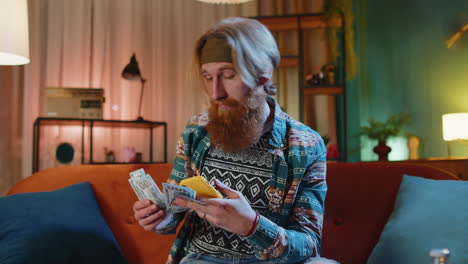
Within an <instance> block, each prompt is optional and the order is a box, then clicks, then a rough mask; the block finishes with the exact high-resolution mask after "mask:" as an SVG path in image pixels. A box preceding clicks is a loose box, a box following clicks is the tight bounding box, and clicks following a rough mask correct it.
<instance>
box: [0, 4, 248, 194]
mask: <svg viewBox="0 0 468 264" xmlns="http://www.w3.org/2000/svg"><path fill="white" fill-rule="evenodd" d="M28 4H29V23H30V28H29V31H30V53H31V63H30V64H28V65H26V66H24V75H23V74H21V70H20V68H18V69H13V70H8V71H4V70H2V69H0V73H1V75H0V76H1V77H3V76H6V78H5V79H9V80H15V81H9V82H10V83H15V85H13V86H11V85H10V86H6V85H3V83H4V82H2V86H1V89H2V94H4V95H5V96H7V97H5V96H2V101H3V100H5V101H9V99H7V98H14V100H13V101H9V102H8V103H9V104H7V105H6V106H5V105H4V104H2V108H8V109H12V108H16V109H17V111H2V113H3V112H8V113H4V114H2V116H1V120H0V121H2V123H3V124H5V125H8V126H9V128H10V129H9V130H8V132H5V131H3V129H2V134H1V137H0V148H2V149H0V150H3V149H5V148H7V150H9V151H2V152H1V153H0V155H1V156H0V157H1V159H0V160H2V161H3V162H2V163H1V164H2V167H1V168H2V169H3V168H4V166H6V165H4V164H10V165H8V166H10V167H11V166H14V167H15V168H16V169H10V170H8V172H7V173H6V174H7V175H5V174H3V175H0V179H1V183H0V185H3V190H6V189H7V188H9V187H10V186H11V185H12V184H13V183H14V182H16V181H18V180H19V179H21V178H24V177H27V176H29V175H31V171H32V155H33V152H32V151H33V146H32V145H33V139H32V131H33V122H34V120H35V119H36V118H37V117H40V116H44V115H45V94H44V91H45V88H47V87H79V88H103V89H104V96H105V99H106V102H105V103H104V105H103V117H104V119H116V120H135V119H136V117H137V116H138V103H139V100H138V99H139V96H140V83H139V82H132V81H128V80H124V79H123V78H121V77H120V74H121V71H122V70H123V68H124V67H125V65H126V64H127V63H128V62H129V60H130V57H131V55H132V54H133V53H135V54H136V57H137V60H138V62H139V66H140V70H141V71H142V75H143V77H144V78H146V79H147V82H146V84H145V91H144V98H143V104H142V116H143V117H144V118H145V119H146V120H152V121H165V122H167V124H168V153H167V154H168V158H169V161H171V160H172V159H173V157H174V152H175V144H176V142H177V139H178V137H179V136H180V134H181V132H182V130H183V128H184V126H185V124H186V122H187V120H188V119H189V118H190V116H192V115H194V114H197V113H199V112H201V111H204V110H205V104H204V102H205V100H203V96H202V92H201V91H202V90H201V89H200V88H199V87H197V84H196V83H194V82H192V80H191V79H190V71H191V59H192V52H193V46H194V42H195V40H196V38H197V37H198V36H199V35H200V34H202V33H203V32H204V31H205V30H206V29H207V28H208V27H209V26H210V25H212V24H214V23H216V22H218V21H219V20H220V19H222V18H224V17H230V16H255V15H256V12H257V11H256V2H255V1H253V2H250V3H247V4H242V5H212V4H206V3H201V2H198V1H195V0H79V1H76V0H30V1H29V3H28ZM4 90H7V92H6V93H4ZM5 115H6V116H5ZM2 127H3V125H2ZM17 130H18V131H19V132H18V131H17ZM54 133H56V136H57V137H58V136H61V135H65V134H67V133H68V132H67V131H66V130H60V129H59V130H56V131H55V132H54ZM117 137H118V136H117ZM15 140H16V141H15ZM140 140H141V139H140ZM7 143H8V144H7ZM6 145H8V146H7V147H6ZM18 153H21V154H20V155H18ZM12 161H14V162H12ZM14 164H16V165H14ZM2 173H4V171H3V170H2ZM5 186H7V187H5ZM1 190H2V189H1V188H0V191H1Z"/></svg>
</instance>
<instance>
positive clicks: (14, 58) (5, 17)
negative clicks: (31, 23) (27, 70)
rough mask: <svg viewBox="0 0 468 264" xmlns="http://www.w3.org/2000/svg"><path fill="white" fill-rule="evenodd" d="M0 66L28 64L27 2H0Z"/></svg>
mask: <svg viewBox="0 0 468 264" xmlns="http://www.w3.org/2000/svg"><path fill="white" fill-rule="evenodd" d="M0 6H1V8H0V17H1V19H0V65H23V64H28V63H29V34H28V3H27V0H15V1H11V0H0Z"/></svg>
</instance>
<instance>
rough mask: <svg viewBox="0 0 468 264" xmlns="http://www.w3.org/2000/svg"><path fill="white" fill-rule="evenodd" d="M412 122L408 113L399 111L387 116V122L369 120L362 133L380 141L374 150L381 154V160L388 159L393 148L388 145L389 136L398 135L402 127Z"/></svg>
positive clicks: (362, 128)
mask: <svg viewBox="0 0 468 264" xmlns="http://www.w3.org/2000/svg"><path fill="white" fill-rule="evenodd" d="M409 122H410V117H409V115H408V114H407V113H404V112H403V113H399V114H396V115H392V116H390V117H388V118H387V120H386V121H385V122H380V121H377V120H375V119H373V118H370V119H369V120H368V123H369V125H367V126H362V127H361V135H364V136H367V137H368V138H370V139H376V140H377V141H378V142H379V143H378V145H377V146H375V147H374V152H375V153H377V155H379V160H380V161H385V160H388V153H390V151H391V150H392V149H391V148H390V147H389V146H387V145H386V142H387V140H388V138H390V137H393V136H398V135H399V134H400V133H401V130H402V128H403V127H404V126H405V125H406V124H408V123H409Z"/></svg>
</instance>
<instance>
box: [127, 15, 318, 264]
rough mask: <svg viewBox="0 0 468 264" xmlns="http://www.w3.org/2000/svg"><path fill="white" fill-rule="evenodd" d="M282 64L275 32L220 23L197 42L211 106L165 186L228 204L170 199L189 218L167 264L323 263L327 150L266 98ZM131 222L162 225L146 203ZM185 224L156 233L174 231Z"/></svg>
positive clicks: (160, 213) (191, 129) (246, 23)
mask: <svg viewBox="0 0 468 264" xmlns="http://www.w3.org/2000/svg"><path fill="white" fill-rule="evenodd" d="M279 61H280V55H279V51H278V48H277V46H276V42H275V40H274V38H273V37H272V35H271V33H270V32H269V31H268V29H266V28H265V27H264V26H263V25H262V24H261V23H259V22H258V21H256V20H253V19H247V18H228V19H224V20H223V21H221V22H220V23H219V24H217V25H215V26H214V27H212V28H211V29H210V30H209V31H208V32H206V33H205V34H204V35H203V36H201V37H200V39H199V40H198V41H197V44H196V48H195V68H196V70H197V72H198V74H199V75H200V76H201V78H202V80H203V83H204V87H205V88H206V92H207V94H208V96H209V97H210V99H211V105H210V108H209V111H208V113H203V114H200V115H198V116H195V117H193V118H192V119H191V120H190V121H189V123H188V124H187V126H186V128H185V131H184V132H183V134H182V137H181V139H180V141H179V143H178V146H177V157H176V159H175V161H174V167H173V171H172V173H171V175H170V177H169V180H168V182H169V183H173V184H177V183H178V182H180V181H181V180H182V179H185V178H187V177H192V176H196V175H201V176H203V177H205V178H206V179H207V180H208V181H210V182H211V183H213V184H214V185H215V187H216V188H217V189H218V190H219V191H220V192H221V193H222V194H223V195H224V197H225V198H224V199H214V198H213V199H205V198H199V200H200V201H202V202H204V203H205V205H202V204H198V203H195V202H193V201H188V200H185V199H182V198H177V199H176V200H175V202H174V204H175V205H178V206H182V207H187V208H189V209H191V211H190V212H189V213H187V215H186V219H185V224H184V227H183V228H182V229H181V231H180V232H179V234H178V235H177V239H176V241H175V242H174V245H173V247H172V250H171V254H170V256H169V259H168V263H179V262H180V263H303V262H305V261H306V260H307V259H308V258H313V257H316V256H318V255H319V253H320V241H321V230H322V221H323V212H324V199H325V194H326V190H327V186H326V182H325V171H326V159H325V156H326V149H325V146H324V144H323V141H322V139H321V137H320V136H319V135H318V134H317V133H316V132H315V131H313V130H312V129H310V128H308V127H306V126H305V125H303V124H301V123H299V122H297V121H295V120H293V119H292V118H291V117H289V116H288V115H287V114H286V113H284V112H283V111H282V110H281V108H280V107H279V105H278V104H277V103H276V101H275V100H274V99H273V98H272V97H271V96H272V95H274V94H275V93H276V89H275V88H274V86H273V84H272V74H273V70H274V69H275V68H276V67H277V66H278V64H279ZM134 213H135V218H136V219H137V220H138V222H139V224H140V225H141V226H142V227H144V228H145V229H146V230H155V228H156V226H157V225H158V224H159V223H161V221H163V220H164V219H165V217H166V213H165V211H164V210H162V209H160V208H158V206H157V205H155V204H152V203H151V202H150V201H148V200H144V201H138V202H136V203H135V205H134ZM183 217H184V215H183V214H179V215H176V216H175V217H174V220H173V221H172V222H171V223H170V224H169V225H168V226H167V227H165V228H164V229H160V230H156V231H157V232H160V233H171V232H174V230H175V228H176V226H177V223H178V222H179V221H180V220H181V219H182V218H183Z"/></svg>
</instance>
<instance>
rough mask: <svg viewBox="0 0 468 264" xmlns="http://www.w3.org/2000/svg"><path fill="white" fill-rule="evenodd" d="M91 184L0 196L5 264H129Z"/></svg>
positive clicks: (1, 247)
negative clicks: (103, 213) (99, 205)
mask: <svg viewBox="0 0 468 264" xmlns="http://www.w3.org/2000/svg"><path fill="white" fill-rule="evenodd" d="M125 262H126V261H125V259H124V257H123V254H122V252H121V250H120V247H119V246H118V244H117V241H116V240H115V238H114V235H113V234H112V231H111V230H110V228H109V227H108V226H107V224H106V222H105V220H104V218H103V217H102V215H101V212H100V210H99V207H98V205H97V203H96V198H95V196H94V192H93V190H92V188H91V185H90V184H89V182H83V183H79V184H75V185H72V186H69V187H66V188H63V189H60V190H56V191H52V192H36V193H21V194H15V195H11V196H6V197H1V198H0V263H2V264H13V263H15V264H17V263H37V264H41V263H48V264H55V263H57V264H58V263H99V264H102V263H113V264H114V263H125Z"/></svg>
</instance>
